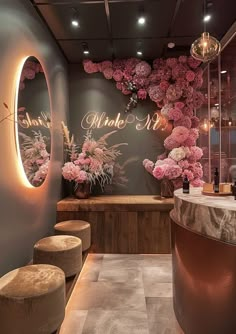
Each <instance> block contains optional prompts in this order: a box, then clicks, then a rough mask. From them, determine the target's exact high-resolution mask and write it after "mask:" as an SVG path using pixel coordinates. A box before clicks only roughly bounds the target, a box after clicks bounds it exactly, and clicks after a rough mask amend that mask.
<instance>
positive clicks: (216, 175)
mask: <svg viewBox="0 0 236 334" xmlns="http://www.w3.org/2000/svg"><path fill="white" fill-rule="evenodd" d="M213 190H214V192H215V193H218V192H219V190H220V179H219V172H218V168H217V167H216V168H215V173H214V183H213Z"/></svg>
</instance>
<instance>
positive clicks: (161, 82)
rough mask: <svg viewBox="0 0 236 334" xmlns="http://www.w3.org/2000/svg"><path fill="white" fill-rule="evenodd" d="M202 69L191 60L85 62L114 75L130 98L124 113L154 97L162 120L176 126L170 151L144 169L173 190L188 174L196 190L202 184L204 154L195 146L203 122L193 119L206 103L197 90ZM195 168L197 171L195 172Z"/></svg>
mask: <svg viewBox="0 0 236 334" xmlns="http://www.w3.org/2000/svg"><path fill="white" fill-rule="evenodd" d="M200 64H201V63H200V62H199V61H197V60H195V59H194V58H192V57H191V56H190V57H188V56H180V57H178V58H169V59H167V60H165V59H155V60H154V61H153V63H152V66H151V65H150V64H149V63H148V62H146V61H141V60H140V59H136V58H130V59H126V60H125V59H115V60H114V61H113V62H111V61H104V62H101V63H94V62H92V61H90V60H85V61H84V63H83V65H84V70H85V72H87V73H95V72H99V71H100V72H102V73H103V74H104V76H105V78H107V79H111V76H112V78H113V80H114V81H115V82H116V88H117V89H119V90H120V91H121V92H122V93H123V94H125V95H128V94H131V95H130V100H129V103H128V105H127V107H126V111H130V110H131V109H132V108H133V107H135V106H136V105H137V102H138V100H145V99H147V98H150V99H151V100H152V101H153V102H154V103H155V104H156V105H157V107H158V109H159V111H160V113H161V115H163V116H164V117H165V118H166V119H167V120H169V121H170V122H172V123H173V130H172V133H171V134H170V135H169V136H168V137H167V138H166V139H165V140H164V147H165V149H166V152H165V153H163V154H162V156H159V157H158V159H157V161H156V162H155V163H154V162H152V161H150V160H149V159H145V160H144V162H143V165H144V167H145V168H146V170H147V171H148V172H149V173H151V174H152V175H153V176H154V177H155V178H157V179H159V180H160V179H163V178H167V179H169V180H172V181H173V183H174V185H175V187H180V186H181V185H182V177H184V176H185V175H187V177H188V179H189V181H190V183H191V185H192V186H196V187H198V186H201V185H202V181H201V177H202V166H201V164H200V163H199V162H198V161H199V160H200V159H201V157H202V150H201V148H199V147H197V146H196V141H197V139H198V136H199V133H198V127H199V119H198V118H197V117H196V116H195V115H194V112H195V111H196V110H197V109H199V108H200V107H201V105H202V103H203V102H204V96H203V95H202V93H201V92H200V91H199V88H201V86H202V83H203V70H202V69H201V68H200V67H199V66H200ZM176 150H177V151H176ZM160 161H163V163H160ZM196 163H197V164H198V166H197V167H196V166H195V167H194V166H193V165H194V164H196Z"/></svg>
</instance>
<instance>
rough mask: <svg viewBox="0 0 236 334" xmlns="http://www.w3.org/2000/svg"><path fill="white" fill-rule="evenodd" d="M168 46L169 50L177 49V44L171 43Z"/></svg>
mask: <svg viewBox="0 0 236 334" xmlns="http://www.w3.org/2000/svg"><path fill="white" fill-rule="evenodd" d="M167 46H168V48H169V49H173V48H174V47H175V43H174V42H169V43H168V44H167Z"/></svg>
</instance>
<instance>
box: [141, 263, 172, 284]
mask: <svg viewBox="0 0 236 334" xmlns="http://www.w3.org/2000/svg"><path fill="white" fill-rule="evenodd" d="M142 272H143V283H144V286H153V285H155V283H171V282H172V268H171V266H169V265H160V266H158V267H143V268H142Z"/></svg>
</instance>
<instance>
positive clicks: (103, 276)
mask: <svg viewBox="0 0 236 334" xmlns="http://www.w3.org/2000/svg"><path fill="white" fill-rule="evenodd" d="M98 281H107V282H120V283H128V284H129V285H131V284H133V285H134V286H135V285H136V286H141V287H143V274H142V270H141V269H140V268H113V269H110V268H108V267H106V266H105V267H102V269H101V271H100V273H99V277H98Z"/></svg>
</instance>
